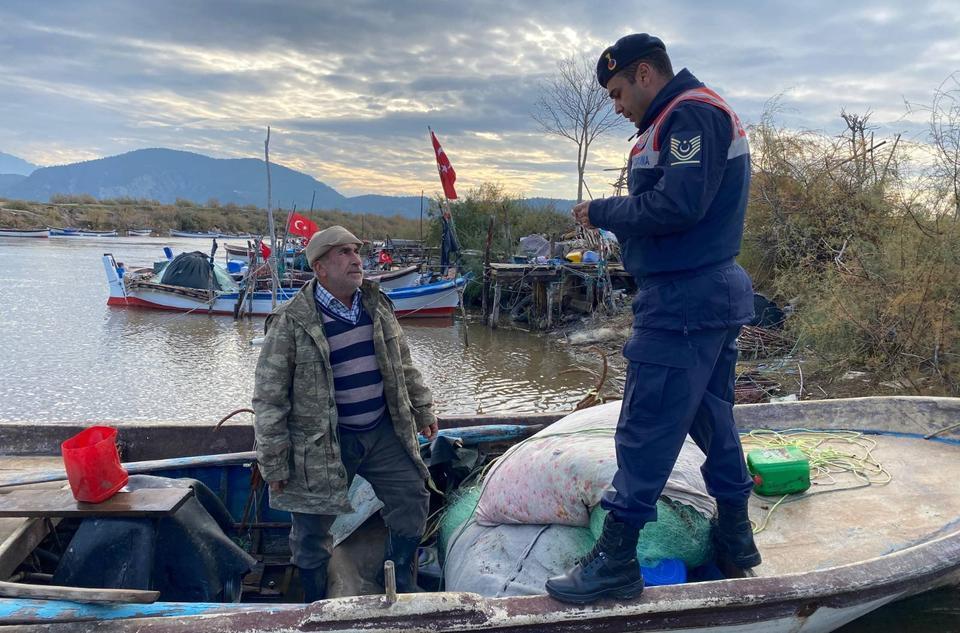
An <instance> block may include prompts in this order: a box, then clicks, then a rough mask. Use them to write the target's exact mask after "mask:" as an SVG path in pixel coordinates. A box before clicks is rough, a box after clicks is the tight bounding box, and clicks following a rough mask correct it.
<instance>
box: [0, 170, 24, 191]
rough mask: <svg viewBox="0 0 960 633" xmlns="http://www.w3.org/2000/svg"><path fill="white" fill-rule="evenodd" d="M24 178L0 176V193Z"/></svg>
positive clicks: (19, 175)
mask: <svg viewBox="0 0 960 633" xmlns="http://www.w3.org/2000/svg"><path fill="white" fill-rule="evenodd" d="M25 178H26V176H24V175H22V174H0V192H2V191H3V190H4V189H5V188H6V187H12V186H13V185H15V184H17V183H18V182H20V181H21V180H24V179H25Z"/></svg>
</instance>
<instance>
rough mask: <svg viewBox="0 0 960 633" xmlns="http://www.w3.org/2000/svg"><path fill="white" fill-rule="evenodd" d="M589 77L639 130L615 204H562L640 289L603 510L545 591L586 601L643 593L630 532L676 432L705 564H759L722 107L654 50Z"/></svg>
mask: <svg viewBox="0 0 960 633" xmlns="http://www.w3.org/2000/svg"><path fill="white" fill-rule="evenodd" d="M597 80H598V81H599V83H600V85H601V86H602V87H603V88H604V89H606V90H607V92H608V93H609V95H610V98H611V99H613V103H614V108H615V109H616V112H617V113H618V114H620V115H622V116H623V117H625V118H627V119H629V120H630V121H632V122H633V123H634V124H635V125H636V126H637V130H638V134H639V139H638V141H637V144H636V145H635V146H634V148H633V150H632V151H631V152H630V165H629V174H628V188H629V195H627V196H622V197H616V198H607V199H603V200H593V201H590V202H583V203H580V204H578V205H576V206H575V207H574V209H573V215H574V218H575V219H576V221H577V222H579V223H580V224H581V225H583V226H584V227H587V228H591V227H599V228H603V229H608V230H611V231H613V232H614V233H615V234H616V236H617V239H618V240H619V242H620V244H621V245H622V252H623V264H624V267H625V268H626V269H627V271H629V272H630V273H631V274H633V276H634V277H635V278H636V280H637V283H638V285H639V286H640V291H639V293H638V294H637V298H636V300H635V301H634V304H633V311H634V325H633V336H632V337H631V338H630V339H629V340H628V341H627V344H626V345H625V346H624V350H623V354H624V356H625V357H626V359H627V361H628V368H627V382H626V385H625V386H624V394H623V407H622V409H621V413H620V421H619V423H618V425H617V433H616V448H617V466H618V470H617V474H616V476H615V477H614V479H613V487H614V490H612V491H611V492H609V493H607V495H606V496H605V497H604V499H603V500H602V505H603V507H604V508H606V509H607V510H609V511H610V513H609V515H608V516H607V519H606V522H605V523H604V526H603V533H602V534H601V536H600V539H599V540H598V542H597V545H596V547H595V548H594V549H593V551H592V552H591V553H590V554H588V555H587V556H586V557H585V558H584V559H583V560H581V561H580V563H578V564H577V565H576V566H575V567H574V568H573V569H572V570H571V571H570V572H568V573H567V574H566V575H564V576H558V577H556V578H551V579H550V580H548V581H547V585H546V589H547V592H548V593H549V594H550V595H551V596H553V597H555V598H557V599H559V600H563V601H567V602H574V603H586V602H591V601H593V600H596V599H598V598H600V597H603V596H612V597H618V598H632V597H635V596H637V595H639V594H640V592H641V591H643V578H642V577H641V575H640V570H639V566H638V564H637V560H636V547H637V539H638V533H639V530H640V529H641V528H643V526H644V524H646V523H648V522H650V521H654V520H656V516H657V512H656V503H657V499H658V498H659V497H660V493H661V492H662V490H663V486H664V484H665V483H666V481H667V477H668V476H669V474H670V471H671V470H672V469H673V466H674V463H675V462H676V459H677V455H678V454H679V452H680V448H681V446H682V445H683V441H684V438H685V437H686V435H687V434H688V433H689V434H690V435H691V436H692V437H693V439H694V441H695V442H696V443H697V444H698V445H699V446H700V448H701V449H703V452H704V453H705V454H706V462H705V463H704V464H703V468H702V471H703V476H704V480H705V481H706V484H707V489H708V490H709V492H710V494H711V495H713V496H714V497H715V498H716V499H717V523H716V526H715V530H714V541H715V545H716V551H717V558H718V562H719V563H720V565H721V568H723V569H724V570H725V571H726V572H727V573H728V574H742V570H743V569H746V568H750V567H754V566H756V565H758V564H759V563H760V553H759V552H758V551H757V548H756V546H755V545H754V541H753V534H752V532H751V528H750V522H749V519H748V518H747V499H748V497H749V495H750V491H751V489H752V485H753V484H752V481H751V479H750V476H749V475H748V473H747V469H746V466H745V464H744V459H743V452H742V448H741V446H740V440H739V436H738V435H737V429H736V425H735V423H734V419H733V381H734V371H735V366H736V362H737V335H738V334H739V332H740V327H741V326H742V325H743V324H745V323H748V322H749V321H750V319H751V318H752V317H753V290H752V287H751V283H750V278H749V276H748V275H747V273H746V272H745V271H744V270H743V269H742V268H741V267H740V266H738V265H737V263H736V261H735V259H734V258H735V257H736V255H737V254H738V253H739V252H740V242H741V240H742V237H743V222H744V214H745V212H746V208H747V196H748V192H749V187H750V154H749V148H748V146H747V137H746V133H745V132H744V129H743V127H742V126H741V125H740V121H739V119H738V118H737V115H736V114H735V113H734V112H733V110H732V109H731V108H730V106H729V105H727V103H726V102H725V101H724V100H723V99H722V98H720V96H719V95H717V93H715V92H713V91H712V90H710V89H709V88H707V87H706V86H704V85H703V84H702V83H701V82H700V81H698V80H697V78H696V77H694V76H693V75H692V74H690V72H689V71H687V70H686V69H684V70H682V71H680V72H679V73H677V74H676V75H674V73H673V68H672V66H671V63H670V58H669V57H668V56H667V53H666V49H665V47H664V45H663V42H662V41H660V39H658V38H656V37H652V36H650V35H647V34H646V33H638V34H634V35H628V36H626V37H624V38H621V39H620V40H619V41H617V43H616V44H614V45H613V46H611V47H609V48H607V49H606V50H605V51H604V52H603V54H601V56H600V59H599V60H598V62H597Z"/></svg>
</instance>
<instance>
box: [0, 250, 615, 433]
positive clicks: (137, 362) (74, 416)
mask: <svg viewBox="0 0 960 633" xmlns="http://www.w3.org/2000/svg"><path fill="white" fill-rule="evenodd" d="M164 245H170V246H171V247H172V248H173V249H174V251H175V252H180V251H183V250H205V251H207V252H209V249H210V241H209V240H199V239H197V240H194V239H189V238H188V239H173V240H171V239H161V238H51V239H37V240H29V239H23V238H0V349H2V350H3V353H2V354H0V376H2V377H3V379H2V380H0V419H4V420H25V421H37V422H43V421H49V420H58V421H60V420H66V421H84V422H101V421H123V420H212V421H214V422H215V421H217V420H218V419H220V418H221V417H222V416H223V415H226V414H227V413H229V412H230V411H233V410H235V409H238V408H241V407H248V406H250V396H251V392H252V389H253V372H254V367H255V365H256V361H257V355H258V354H259V348H257V347H252V346H251V345H250V341H251V339H253V338H254V337H256V336H260V335H261V334H262V332H263V321H264V319H263V318H262V317H261V318H253V319H242V320H239V321H235V320H234V319H233V318H232V317H229V316H210V315H204V314H178V313H173V312H158V311H152V310H141V309H129V308H118V307H109V306H107V305H106V302H107V296H108V292H107V284H106V278H105V275H104V271H103V266H102V264H101V259H100V258H101V256H102V255H103V253H106V252H110V253H113V254H114V256H116V258H117V260H118V261H122V262H124V263H125V264H126V266H127V267H128V268H131V267H137V266H149V265H151V264H152V262H153V261H155V260H160V259H162V258H163V254H162V247H163V246H164ZM219 253H223V250H222V247H221V250H220V251H219ZM402 323H403V328H404V331H405V332H406V334H407V338H408V340H409V342H410V348H411V353H412V355H413V359H414V362H415V363H416V364H417V366H418V367H419V368H420V369H421V371H422V372H423V374H424V376H425V378H426V381H427V383H428V384H429V385H430V386H431V387H432V389H433V393H434V396H435V400H436V408H437V410H438V411H439V412H443V413H475V412H477V411H484V412H487V413H493V412H506V411H514V412H531V411H547V410H561V409H569V408H571V407H572V406H573V404H575V403H576V402H577V401H578V400H579V399H580V398H581V397H583V395H584V394H585V393H586V391H587V390H588V389H589V388H590V387H591V386H592V384H591V381H592V378H590V377H589V376H588V375H586V374H583V373H572V374H571V373H567V374H561V372H563V371H564V370H568V369H570V368H571V367H574V366H577V364H578V363H580V362H583V363H585V364H586V366H588V367H590V366H596V365H598V363H597V361H596V359H593V358H590V357H585V358H582V359H581V358H578V357H576V356H575V355H574V354H573V353H572V352H570V351H568V350H564V349H560V348H559V347H558V346H557V345H554V344H551V343H549V341H548V340H547V339H546V338H544V337H541V336H534V335H531V334H528V333H525V332H522V331H517V330H504V329H500V330H496V331H493V330H490V329H488V328H486V327H483V326H482V325H481V324H479V323H471V324H470V325H469V326H465V325H464V323H463V322H462V321H461V320H459V318H458V319H456V320H453V319H440V320H435V319H410V320H404V321H402ZM465 328H466V330H467V331H466V339H467V342H468V344H465V341H464V338H465V337H464V330H465Z"/></svg>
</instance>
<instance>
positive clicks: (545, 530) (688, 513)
mask: <svg viewBox="0 0 960 633" xmlns="http://www.w3.org/2000/svg"><path fill="white" fill-rule="evenodd" d="M463 501H464V502H466V504H467V505H469V502H470V499H469V498H467V497H465V498H464V499H463ZM657 513H658V516H657V520H656V521H655V522H653V523H648V524H646V525H645V526H644V528H643V530H642V531H641V532H640V540H639V542H638V544H637V559H638V561H639V562H640V564H641V565H642V566H644V570H643V574H644V578H645V579H646V581H647V584H650V585H653V584H663V583H666V584H673V583H675V582H681V579H678V578H676V577H675V574H668V575H670V576H674V578H673V579H672V580H665V579H664V578H663V573H662V572H660V573H658V570H659V568H658V565H660V564H662V563H663V564H666V563H664V562H665V561H666V562H667V563H673V564H674V568H675V566H676V565H679V564H680V563H678V562H677V561H680V562H682V566H681V567H687V568H694V567H698V566H700V565H702V564H704V563H706V562H707V561H709V560H710V559H711V558H712V551H711V549H712V548H711V541H710V538H709V535H710V520H709V519H707V518H706V517H704V516H702V515H700V513H698V512H697V511H696V510H694V509H693V508H691V507H690V506H684V505H681V504H678V503H675V502H672V501H666V500H664V499H661V500H660V501H658V502H657ZM605 515H606V512H605V511H604V510H601V509H600V508H596V509H595V510H594V512H593V516H594V517H595V518H594V519H593V520H592V521H591V526H590V527H589V528H581V527H571V526H567V525H498V526H495V527H487V526H483V525H479V524H477V523H476V522H474V521H472V520H469V519H468V520H467V522H466V523H464V524H463V525H461V526H457V527H456V529H455V530H454V531H453V533H452V534H451V535H450V537H449V539H448V540H447V543H446V546H447V549H446V557H445V559H444V566H443V570H444V582H445V588H446V589H447V591H469V592H473V593H478V594H480V595H482V596H486V597H488V598H499V597H503V596H528V595H529V596H532V595H542V594H543V592H544V589H543V584H544V583H545V582H546V581H547V579H548V578H550V577H551V576H557V575H559V574H563V573H566V572H567V571H568V570H569V569H570V568H571V567H572V566H573V565H574V564H575V563H576V562H577V560H578V559H579V558H580V557H582V556H583V555H584V554H586V553H587V552H588V551H590V549H591V548H592V547H593V545H594V543H596V540H597V536H598V533H599V524H602V522H603V517H604V516H605ZM649 568H654V569H649ZM657 576H660V578H659V579H658V578H657Z"/></svg>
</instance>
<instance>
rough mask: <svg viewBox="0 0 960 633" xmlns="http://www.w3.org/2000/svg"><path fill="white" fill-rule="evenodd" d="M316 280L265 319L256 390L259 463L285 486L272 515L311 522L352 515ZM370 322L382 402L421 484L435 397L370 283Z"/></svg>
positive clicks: (366, 295) (365, 289) (366, 290)
mask: <svg viewBox="0 0 960 633" xmlns="http://www.w3.org/2000/svg"><path fill="white" fill-rule="evenodd" d="M316 283H317V280H316V279H314V280H313V281H311V282H310V283H309V284H307V285H306V286H304V287H303V289H302V290H301V291H300V292H299V293H297V295H296V296H294V297H293V298H292V299H290V300H289V301H288V302H286V303H285V304H284V305H282V306H280V307H278V308H277V309H276V310H275V311H274V312H273V314H271V315H270V316H269V317H268V318H267V323H266V337H265V338H264V342H263V348H262V349H261V350H260V359H259V361H258V362H257V370H256V382H255V384H254V389H253V409H254V411H255V412H256V419H255V421H254V432H255V434H256V440H257V461H258V463H259V465H260V472H261V473H262V474H263V478H264V479H265V480H266V481H268V482H274V481H286V482H287V483H286V485H285V486H284V489H283V492H280V493H276V494H274V493H273V492H271V494H270V507H272V508H275V509H278V510H287V511H294V512H309V513H313V514H340V513H343V512H349V511H350V510H351V508H350V502H349V501H348V499H347V479H346V470H345V468H344V466H343V463H342V461H341V460H340V440H339V432H338V428H337V405H336V403H335V402H334V387H333V371H332V369H331V367H330V347H329V345H328V343H327V338H326V336H325V335H324V332H323V322H322V321H321V319H320V316H319V313H318V311H317V307H316V303H315V300H314V289H315V285H316ZM360 292H361V301H362V302H363V307H364V309H365V310H366V311H367V313H368V314H369V315H370V317H371V318H372V319H373V345H374V348H375V349H376V354H377V364H378V365H379V366H380V373H381V374H382V376H383V389H384V397H385V398H386V401H387V408H388V410H389V412H390V417H391V418H392V420H393V427H394V431H395V432H396V434H397V440H398V441H399V442H401V443H402V444H403V446H404V448H405V449H406V450H407V452H408V453H409V454H410V457H411V458H412V459H413V461H414V463H415V464H416V465H417V467H418V468H419V469H420V471H421V473H422V474H423V477H424V479H426V478H427V476H428V473H427V468H426V466H425V465H424V464H423V461H422V460H421V459H420V451H419V446H418V442H417V432H418V431H419V430H420V429H423V428H425V427H427V426H429V425H430V424H432V423H433V422H435V421H436V417H435V416H434V414H433V396H432V395H431V393H430V390H429V389H428V388H427V386H426V385H425V384H424V382H423V377H422V376H421V375H420V372H419V371H418V370H417V368H416V367H414V366H413V362H412V360H411V358H410V348H409V347H408V346H407V340H406V337H405V336H404V334H403V330H401V329H400V324H399V323H398V322H397V318H396V316H395V315H394V313H393V306H392V305H391V303H390V301H389V299H387V298H386V296H385V295H384V294H383V293H381V292H380V289H379V286H378V285H377V284H376V283H375V282H371V281H364V282H363V285H362V286H361V287H360Z"/></svg>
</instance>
